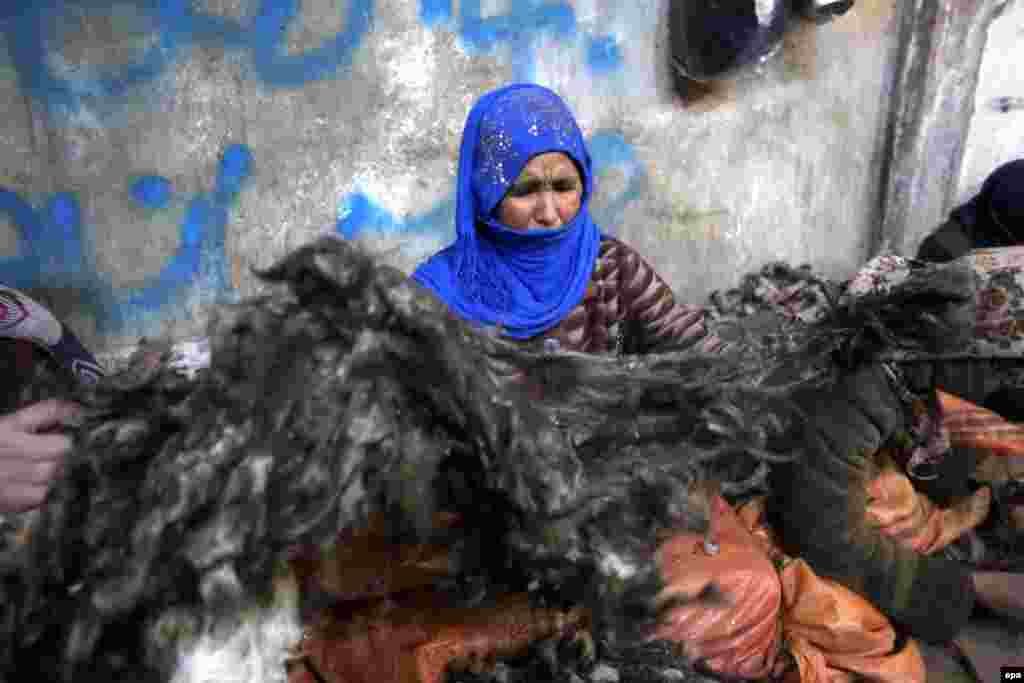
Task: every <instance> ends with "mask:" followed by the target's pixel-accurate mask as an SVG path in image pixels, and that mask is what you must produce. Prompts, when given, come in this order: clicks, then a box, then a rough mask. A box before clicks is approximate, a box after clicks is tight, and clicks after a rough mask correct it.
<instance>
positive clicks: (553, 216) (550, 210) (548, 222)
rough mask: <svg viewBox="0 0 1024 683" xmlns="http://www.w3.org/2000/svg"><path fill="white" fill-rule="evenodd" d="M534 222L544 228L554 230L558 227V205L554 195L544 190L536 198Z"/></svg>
mask: <svg viewBox="0 0 1024 683" xmlns="http://www.w3.org/2000/svg"><path fill="white" fill-rule="evenodd" d="M536 220H537V222H538V223H540V224H541V225H543V226H544V227H546V228H556V227H558V225H559V217H558V203H557V201H556V199H555V193H554V192H552V191H551V190H545V191H544V192H541V193H540V197H539V198H538V205H537V213H536Z"/></svg>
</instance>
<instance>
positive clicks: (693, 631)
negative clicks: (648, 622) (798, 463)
mask: <svg viewBox="0 0 1024 683" xmlns="http://www.w3.org/2000/svg"><path fill="white" fill-rule="evenodd" d="M711 516H712V519H713V523H714V525H715V527H716V529H715V535H716V536H717V542H718V545H719V552H718V553H717V554H715V555H709V554H708V553H707V552H705V550H704V536H703V535H700V534H696V533H678V534H675V535H673V536H672V537H671V538H669V539H668V540H667V541H666V542H665V543H663V544H662V546H661V547H660V548H659V549H658V563H659V566H660V568H661V573H662V576H663V577H664V579H665V582H666V583H667V584H668V586H667V588H666V589H665V590H664V591H663V592H662V595H661V596H660V597H661V598H662V599H668V598H670V597H673V596H677V597H682V598H684V599H685V598H692V597H695V596H697V595H698V594H700V592H701V591H702V590H703V589H705V588H706V587H707V586H708V585H709V584H711V583H714V584H715V585H716V586H717V587H718V589H719V591H720V593H721V594H722V598H723V599H722V601H721V603H720V604H717V605H716V604H708V602H707V601H698V602H692V603H689V604H683V605H681V606H678V607H673V608H671V609H670V610H669V611H668V613H667V616H666V618H665V619H664V621H663V622H662V623H661V624H660V625H659V626H658V628H657V629H656V630H655V633H654V635H653V637H654V638H656V639H662V640H671V641H674V642H677V643H679V644H680V645H682V646H683V649H684V652H685V653H686V655H687V656H689V657H691V658H693V659H699V660H701V661H702V662H703V664H704V665H705V666H706V667H707V668H708V669H709V670H710V671H713V672H715V673H717V674H721V675H727V676H733V677H740V678H748V679H754V678H763V677H765V676H767V675H769V674H770V673H771V672H772V669H773V668H774V666H775V662H776V659H777V657H778V654H779V646H780V642H781V638H780V636H781V632H780V624H779V610H780V608H781V605H782V586H781V584H780V583H779V577H778V574H777V573H776V571H775V567H774V566H773V565H772V562H771V560H770V559H769V558H768V556H767V555H766V554H765V552H764V548H763V547H762V546H761V545H760V544H759V543H758V542H757V541H756V540H755V539H754V538H753V537H752V535H751V533H750V530H749V529H747V528H746V527H745V526H744V525H743V523H742V522H741V521H740V519H739V517H738V516H737V515H736V513H735V512H734V511H733V509H732V508H731V507H729V504H728V503H726V502H725V501H724V500H722V498H720V497H715V498H714V499H713V501H712V505H711Z"/></svg>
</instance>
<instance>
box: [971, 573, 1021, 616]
mask: <svg viewBox="0 0 1024 683" xmlns="http://www.w3.org/2000/svg"><path fill="white" fill-rule="evenodd" d="M971 578H972V580H973V581H974V592H975V594H976V595H977V598H978V602H979V603H981V604H982V605H984V606H985V607H987V608H988V609H990V610H992V611H993V612H995V613H997V614H1000V615H1002V616H1004V617H1009V618H1011V619H1015V620H1018V621H1020V622H1022V623H1024V574H1016V573H1009V572H974V573H973V574H972V575H971Z"/></svg>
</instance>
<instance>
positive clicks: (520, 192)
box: [508, 183, 537, 197]
mask: <svg viewBox="0 0 1024 683" xmlns="http://www.w3.org/2000/svg"><path fill="white" fill-rule="evenodd" d="M536 191H537V185H536V183H521V184H518V185H513V186H512V187H511V189H509V191H508V193H509V194H510V195H512V196H513V197H525V196H526V195H528V194H533V193H534V192H536Z"/></svg>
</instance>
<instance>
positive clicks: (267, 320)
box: [0, 238, 963, 680]
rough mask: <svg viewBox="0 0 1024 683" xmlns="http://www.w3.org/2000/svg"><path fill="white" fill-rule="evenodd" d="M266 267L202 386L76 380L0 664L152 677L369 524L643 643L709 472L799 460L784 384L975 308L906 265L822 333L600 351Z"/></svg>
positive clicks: (15, 585) (12, 579)
mask: <svg viewBox="0 0 1024 683" xmlns="http://www.w3.org/2000/svg"><path fill="white" fill-rule="evenodd" d="M261 276H262V277H263V278H264V279H265V280H267V281H268V282H271V283H278V284H279V285H281V286H280V287H278V288H277V289H276V290H275V291H274V292H273V293H271V294H269V295H267V296H264V297H261V298H256V299H252V300H249V301H245V302H243V303H241V304H238V305H234V306H231V307H226V308H225V309H224V310H223V315H222V316H221V318H220V320H219V321H218V322H217V323H216V325H215V326H214V327H213V329H212V330H211V335H210V336H211V344H212V356H211V363H210V366H209V368H207V369H206V370H204V371H203V372H201V373H199V375H198V376H196V377H193V378H190V377H187V376H185V375H183V374H182V373H180V372H178V371H176V370H175V369H174V368H173V367H171V366H169V365H167V364H158V365H156V366H142V365H139V366H136V367H134V368H130V369H128V370H126V371H124V372H121V373H118V374H115V375H113V376H111V377H109V378H107V379H105V380H104V381H102V382H101V383H100V384H99V385H97V386H96V387H93V388H89V389H83V390H81V391H79V392H78V393H77V394H74V395H73V396H72V397H73V398H76V399H77V400H79V401H81V402H82V403H83V404H84V405H85V406H86V407H87V411H86V414H85V417H84V418H83V420H82V424H81V425H80V427H79V428H78V429H77V431H76V432H75V438H76V446H75V450H74V452H73V454H72V456H71V458H70V460H69V463H68V467H67V472H66V476H65V477H64V479H63V480H62V481H61V482H60V483H59V484H58V485H57V487H56V488H55V490H54V492H53V494H52V495H51V497H50V499H49V501H48V503H47V505H46V506H45V507H44V508H43V509H42V510H41V511H39V512H37V513H33V514H30V515H27V516H24V517H22V518H20V519H14V520H8V526H7V532H8V533H7V535H6V537H5V539H4V546H3V548H2V556H0V572H2V575H0V578H2V583H0V639H2V640H0V672H3V673H5V674H7V675H11V674H14V673H15V672H16V673H17V675H18V677H19V678H21V677H24V676H29V675H35V676H42V677H43V678H47V679H51V680H52V679H56V678H60V677H63V678H64V679H65V680H73V679H76V678H78V677H80V676H102V677H106V678H110V679H112V678H114V677H115V676H132V677H135V678H136V679H138V678H140V677H145V678H147V679H157V680H159V679H161V678H163V679H166V678H168V677H169V675H170V671H171V670H172V669H173V664H174V662H175V661H176V657H177V655H176V653H178V652H179V651H180V647H181V643H182V640H187V639H188V638H189V637H190V634H192V635H194V634H195V633H197V632H201V633H213V634H216V633H219V632H223V633H229V632H231V630H232V627H233V625H234V624H237V622H238V620H239V618H240V616H239V615H242V614H244V613H245V612H246V610H247V609H248V608H250V607H251V606H253V605H255V604H258V603H259V602H260V600H261V599H264V598H265V597H266V596H267V594H268V593H269V592H270V579H271V576H272V573H273V571H274V569H275V567H280V565H281V562H282V558H283V557H284V556H285V553H286V549H287V548H288V547H289V546H291V545H293V544H296V543H318V544H325V543H331V542H334V540H335V539H336V538H337V536H338V534H339V533H340V532H343V531H345V530H349V529H354V528H359V527H361V526H362V525H364V524H365V523H366V520H367V518H368V516H369V515H370V514H371V513H382V514H383V515H384V516H385V517H386V519H387V520H388V521H389V524H390V526H391V533H392V534H393V536H394V538H395V540H396V541H403V540H427V539H433V540H442V541H444V542H447V543H448V544H449V545H450V548H451V550H452V558H453V563H452V564H453V568H452V574H451V576H450V577H448V578H447V579H446V580H445V581H443V582H442V583H443V587H445V588H447V589H449V590H451V591H452V595H453V597H454V598H455V599H460V600H463V601H467V602H481V601H486V600H487V599H488V598H489V597H490V596H491V595H493V594H495V593H497V592H501V591H505V590H510V589H512V590H516V589H519V590H529V591H530V592H531V593H532V594H533V595H534V596H535V598H536V599H537V601H538V602H541V603H548V604H550V603H559V604H570V603H572V604H583V605H586V606H587V607H589V608H591V610H592V611H593V613H594V615H595V633H596V635H597V636H598V637H599V638H600V640H601V642H606V643H618V644H619V646H625V645H627V644H629V643H631V642H636V641H637V640H638V639H639V638H640V636H641V635H642V633H643V631H644V627H645V626H647V625H649V624H650V623H651V620H652V619H654V618H656V616H657V615H656V613H655V610H654V608H653V600H652V599H653V597H654V596H655V595H656V594H657V592H658V591H659V590H660V589H661V587H662V586H661V581H660V577H659V576H658V575H657V571H656V569H655V566H654V564H653V549H654V547H655V546H656V544H657V540H658V538H659V534H661V533H663V532H664V531H666V530H667V529H670V528H679V527H683V528H687V529H691V530H698V531H699V530H703V529H704V527H705V526H706V521H707V520H706V504H707V495H706V489H705V488H704V487H702V486H701V482H705V481H707V480H709V479H716V480H720V481H721V482H722V486H723V491H724V492H725V493H726V494H728V495H729V496H731V497H736V496H742V495H746V494H749V493H751V492H754V491H759V490H763V489H764V487H765V486H766V482H767V471H768V469H769V468H770V466H771V464H772V463H774V462H782V461H792V460H793V459H796V458H799V457H802V449H803V447H804V445H803V444H804V441H805V440H804V439H803V430H804V424H803V421H802V419H801V416H800V414H799V413H798V412H797V411H796V410H795V409H794V408H793V407H792V406H791V405H790V404H789V403H788V402H787V401H786V399H785V393H786V391H787V390H788V389H789V388H792V387H794V386H803V385H806V383H808V382H822V383H825V382H828V381H830V379H831V378H834V377H835V376H836V375H837V374H838V373H841V372H843V371H844V370H843V368H844V367H845V366H846V365H847V364H848V363H849V362H852V361H851V359H856V358H863V357H866V356H868V355H870V354H871V353H872V352H874V351H875V350H876V349H878V348H884V347H885V345H886V344H889V345H891V344H892V343H894V340H895V339H897V338H898V333H894V332H893V330H897V331H898V332H902V331H906V330H908V329H910V328H908V326H907V324H906V316H901V315H898V313H899V311H897V310H896V309H895V308H894V306H895V304H894V303H893V302H899V304H900V305H905V304H906V302H907V301H908V300H909V301H911V302H913V301H920V302H923V303H922V304H921V306H919V311H920V312H921V313H922V314H926V315H927V316H930V317H928V320H934V319H936V318H935V316H934V315H933V314H932V313H931V311H934V310H936V309H937V307H938V308H941V307H942V306H945V305H946V304H947V303H948V302H949V301H953V300H955V301H962V300H963V299H962V292H960V291H959V290H958V291H955V292H954V291H946V290H944V289H942V288H941V287H931V288H929V287H928V285H927V282H925V283H924V284H923V285H922V282H921V281H915V282H914V287H918V288H919V291H918V294H919V295H920V292H921V291H924V292H925V295H923V296H918V299H913V297H912V296H911V297H910V298H909V299H908V296H909V295H908V294H907V292H908V291H909V290H908V289H907V288H904V289H903V290H901V292H898V293H894V294H893V295H891V297H890V298H889V299H887V300H884V301H879V302H876V303H875V304H873V305H872V306H868V307H865V306H863V305H862V306H860V308H859V309H857V310H853V309H851V308H847V309H843V308H842V307H837V308H836V309H835V311H834V312H833V314H831V315H830V316H828V317H827V319H826V320H824V321H822V322H818V323H815V324H814V325H810V326H808V325H795V324H791V323H785V322H781V321H779V320H773V321H769V322H768V323H765V321H754V323H751V322H749V320H747V319H744V318H739V317H738V318H736V319H735V320H733V321H724V320H723V321H722V325H721V329H722V330H723V331H724V332H725V333H726V334H724V336H725V337H726V341H727V347H726V350H725V351H724V352H723V353H722V354H719V355H716V356H714V357H712V356H705V355H701V354H699V353H696V352H676V353H665V354H660V355H656V356H649V357H645V358H594V357H584V356H581V355H574V354H563V353H558V354H540V353H535V352H527V351H523V350H522V349H520V348H519V347H517V346H515V345H513V344H510V343H508V342H505V341H503V340H501V339H498V338H495V337H493V336H489V335H488V334H486V333H484V332H481V331H478V330H475V329H473V328H472V327H471V326H469V325H467V324H465V323H463V322H460V321H458V320H456V319H454V318H453V317H452V316H451V315H449V314H448V312H447V311H446V310H445V309H444V307H443V306H442V305H441V304H440V303H439V302H438V301H436V300H435V299H434V298H433V297H432V296H431V295H429V294H428V293H427V292H426V291H425V290H423V289H421V288H420V287H418V286H417V285H416V284H415V283H413V282H411V281H409V280H407V279H406V278H405V277H404V276H403V274H402V273H400V272H399V271H397V270H394V269H392V268H389V267H385V266H380V265H377V264H376V263H375V262H374V261H373V260H372V259H371V258H370V257H368V256H367V255H365V254H362V253H360V252H359V251H358V250H357V249H355V248H353V247H352V246H350V245H348V244H346V243H344V242H342V241H339V240H335V239H330V238H325V239H322V240H320V241H318V242H316V243H314V244H312V245H309V246H307V247H304V248H302V249H299V250H298V251H296V252H295V253H293V254H291V255H289V256H288V257H286V258H285V259H284V260H282V261H281V262H280V263H278V264H277V265H276V266H274V267H272V268H270V269H269V270H267V271H265V272H263V273H261ZM933 279H934V278H933ZM940 279H941V278H940ZM926 290H927V291H926ZM900 296H902V297H903V298H902V299H900V298H899V297H900ZM936 297H938V299H936ZM942 297H945V298H944V299H943V298H942ZM958 297H959V298H958ZM936 301H938V304H937V303H936ZM940 323H941V321H940ZM939 326H940V327H941V324H939ZM920 330H921V327H920V326H918V327H914V328H913V329H912V332H913V336H914V338H915V339H917V338H919V337H920ZM730 335H731V336H730ZM938 336H939V335H936V337H938ZM45 393H46V392H42V393H41V394H40V393H39V392H37V395H42V394H45ZM56 393H59V392H56ZM439 510H449V511H454V512H460V513H462V514H463V518H464V519H465V520H466V522H467V523H466V525H465V526H464V527H462V528H461V529H460V531H459V533H458V535H457V536H454V537H449V538H441V539H438V538H435V535H436V534H437V533H439V532H436V531H435V530H434V527H433V524H432V520H433V519H434V517H435V514H436V513H437V512H438V511H439ZM705 597H706V596H698V598H696V599H704V598H705Z"/></svg>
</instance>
